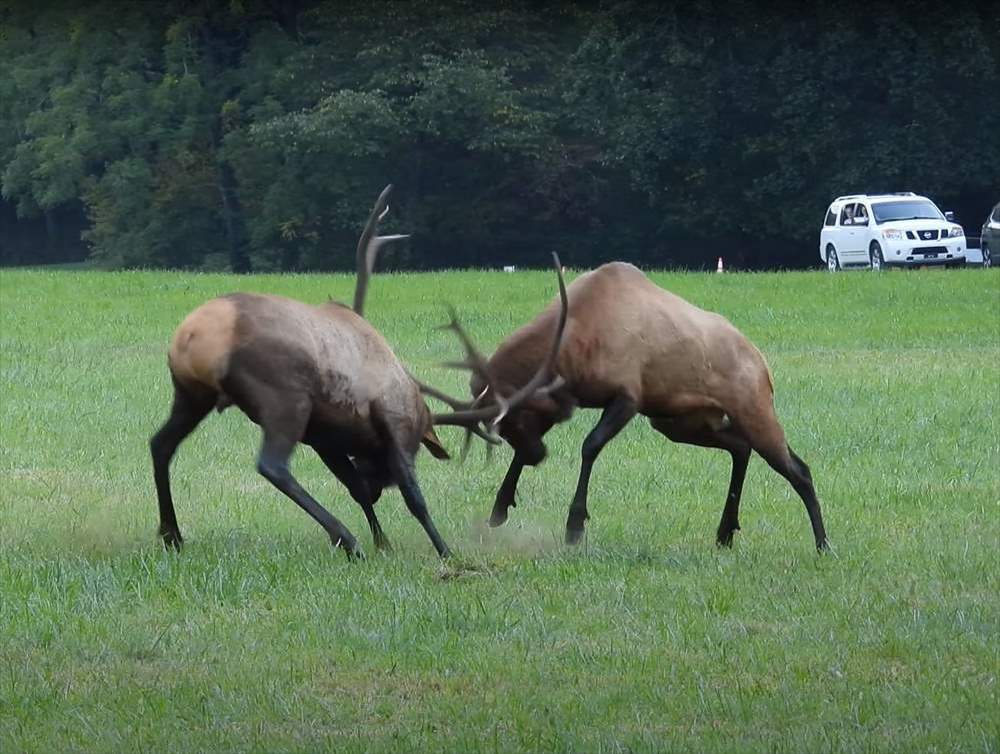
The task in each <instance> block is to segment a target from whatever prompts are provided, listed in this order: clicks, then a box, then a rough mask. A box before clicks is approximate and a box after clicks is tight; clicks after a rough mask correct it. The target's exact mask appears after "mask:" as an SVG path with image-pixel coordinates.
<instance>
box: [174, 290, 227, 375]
mask: <svg viewBox="0 0 1000 754" xmlns="http://www.w3.org/2000/svg"><path fill="white" fill-rule="evenodd" d="M236 316H237V311H236V306H235V305H234V304H233V302H232V301H228V300H226V299H222V298H217V299H213V300H211V301H209V302H207V303H205V304H202V305H201V306H199V307H198V308H197V309H195V310H194V311H193V312H191V313H190V314H189V315H188V316H187V317H186V318H185V319H184V321H183V322H181V324H180V327H178V328H177V331H176V332H175V333H174V337H173V340H172V341H171V342H170V351H169V354H168V357H167V361H168V363H169V365H170V371H171V372H172V373H173V375H174V378H175V379H177V381H178V382H180V383H182V384H186V385H191V386H195V385H200V386H203V387H207V388H210V389H212V390H215V391H217V392H218V391H221V387H220V381H221V380H222V379H223V378H224V377H225V374H226V368H227V367H228V365H229V355H230V353H232V348H233V342H234V338H235V333H236Z"/></svg>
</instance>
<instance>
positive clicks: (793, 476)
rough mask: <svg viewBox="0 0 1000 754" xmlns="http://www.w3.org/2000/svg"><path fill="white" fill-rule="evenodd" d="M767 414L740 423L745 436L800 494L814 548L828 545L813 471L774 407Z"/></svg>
mask: <svg viewBox="0 0 1000 754" xmlns="http://www.w3.org/2000/svg"><path fill="white" fill-rule="evenodd" d="M769 414H770V415H769V416H765V417H761V418H759V419H758V421H756V422H752V423H748V424H742V427H741V428H742V430H743V432H744V434H745V435H746V436H747V438H748V440H749V442H750V446H751V447H752V448H753V449H754V450H755V451H757V453H758V454H759V455H760V456H761V458H763V459H764V460H765V461H767V463H768V465H769V466H770V467H771V468H772V469H774V470H775V471H777V472H778V473H779V474H781V476H783V477H784V478H785V479H787V480H788V483H789V484H791V485H792V489H794V490H795V492H796V493H797V494H798V496H799V497H800V498H802V502H803V503H805V506H806V512H807V513H808V514H809V522H810V524H811V525H812V530H813V537H814V538H815V540H816V549H817V550H825V549H826V548H827V539H826V529H825V527H824V526H823V514H822V512H821V511H820V506H819V500H818V499H817V498H816V489H815V487H814V485H813V479H812V474H811V473H810V471H809V467H808V466H806V464H805V462H804V461H803V460H802V459H801V458H799V457H798V456H797V455H795V453H794V452H793V451H792V449H791V448H790V447H789V446H788V443H787V442H786V441H785V433H784V431H783V430H782V429H781V425H780V424H779V423H778V420H777V417H775V416H774V413H773V411H771V412H769Z"/></svg>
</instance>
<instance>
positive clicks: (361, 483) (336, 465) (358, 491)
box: [313, 444, 392, 550]
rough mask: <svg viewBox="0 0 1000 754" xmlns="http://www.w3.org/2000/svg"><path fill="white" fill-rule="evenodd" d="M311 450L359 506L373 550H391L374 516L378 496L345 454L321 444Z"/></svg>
mask: <svg viewBox="0 0 1000 754" xmlns="http://www.w3.org/2000/svg"><path fill="white" fill-rule="evenodd" d="M313 449H314V450H315V451H316V452H317V453H318V454H319V457H320V458H321V459H322V460H323V463H324V464H326V467H327V468H328V469H329V470H330V471H331V473H332V474H333V475H334V476H335V477H337V479H338V480H339V481H340V483H341V484H343V485H344V486H345V487H346V488H347V491H348V492H349V493H350V495H351V497H352V498H354V501H355V502H356V503H357V504H358V505H360V506H361V510H362V511H363V512H364V514H365V519H366V520H367V521H368V527H369V528H370V529H371V531H372V541H373V542H374V544H375V549H377V550H391V549H392V546H391V544H390V543H389V538H388V537H386V535H385V532H384V531H382V524H381V523H379V520H378V517H377V516H376V515H375V501H376V500H377V499H378V494H377V493H376V492H375V491H374V490H372V488H371V483H370V482H369V481H368V480H367V479H365V478H364V477H363V476H362V475H361V473H360V472H359V471H358V469H357V467H356V466H355V465H354V464H353V463H352V462H351V459H350V458H348V457H347V456H346V455H345V454H343V453H338V452H337V451H336V450H334V449H332V448H329V447H325V446H323V445H322V444H314V445H313Z"/></svg>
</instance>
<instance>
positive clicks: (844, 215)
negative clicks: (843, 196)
mask: <svg viewBox="0 0 1000 754" xmlns="http://www.w3.org/2000/svg"><path fill="white" fill-rule="evenodd" d="M857 208H858V205H857V204H854V203H849V204H845V205H844V206H843V207H842V208H841V210H840V217H839V218H838V219H837V224H838V226H839V228H840V232H839V233H838V234H837V236H838V240H839V242H840V243H838V244H837V254H838V256H839V257H840V261H841V263H842V264H856V263H857V262H858V258H859V257H860V252H859V244H860V243H861V238H860V236H861V233H860V232H859V228H858V227H857V226H855V225H854V212H855V211H856V210H857Z"/></svg>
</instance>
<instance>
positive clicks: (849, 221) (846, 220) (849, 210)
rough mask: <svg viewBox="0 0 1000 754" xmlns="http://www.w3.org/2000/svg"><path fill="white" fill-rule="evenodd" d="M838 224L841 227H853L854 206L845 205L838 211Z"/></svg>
mask: <svg viewBox="0 0 1000 754" xmlns="http://www.w3.org/2000/svg"><path fill="white" fill-rule="evenodd" d="M840 224H841V225H853V224H854V205H853V204H845V205H844V208H843V209H842V210H840Z"/></svg>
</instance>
